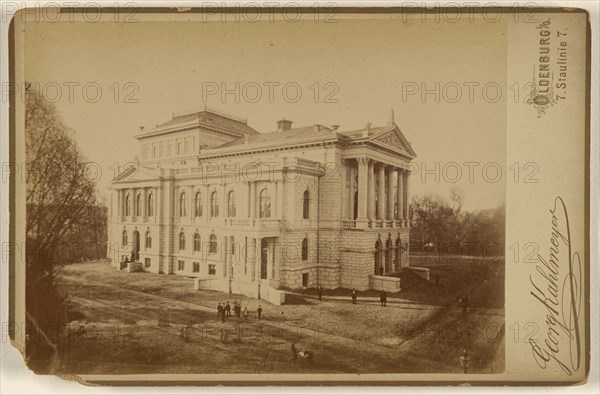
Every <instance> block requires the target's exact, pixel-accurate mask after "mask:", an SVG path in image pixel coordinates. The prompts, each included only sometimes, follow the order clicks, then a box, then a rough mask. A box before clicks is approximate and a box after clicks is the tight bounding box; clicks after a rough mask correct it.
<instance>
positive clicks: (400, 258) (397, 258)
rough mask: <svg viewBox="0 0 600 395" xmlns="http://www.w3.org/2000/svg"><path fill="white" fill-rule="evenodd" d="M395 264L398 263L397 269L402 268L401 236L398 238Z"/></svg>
mask: <svg viewBox="0 0 600 395" xmlns="http://www.w3.org/2000/svg"><path fill="white" fill-rule="evenodd" d="M394 264H395V265H396V271H398V270H400V269H401V268H402V240H400V236H398V238H397V239H396V255H395V260H394Z"/></svg>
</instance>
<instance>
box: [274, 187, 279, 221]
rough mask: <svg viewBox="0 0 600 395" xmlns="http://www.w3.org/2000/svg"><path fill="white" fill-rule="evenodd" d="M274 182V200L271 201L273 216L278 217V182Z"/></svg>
mask: <svg viewBox="0 0 600 395" xmlns="http://www.w3.org/2000/svg"><path fill="white" fill-rule="evenodd" d="M274 182H275V201H274V202H273V203H274V204H273V218H279V183H278V182H277V181H274Z"/></svg>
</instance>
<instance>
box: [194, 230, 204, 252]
mask: <svg viewBox="0 0 600 395" xmlns="http://www.w3.org/2000/svg"><path fill="white" fill-rule="evenodd" d="M200 250H202V244H201V243H200V234H198V233H196V234H194V251H200Z"/></svg>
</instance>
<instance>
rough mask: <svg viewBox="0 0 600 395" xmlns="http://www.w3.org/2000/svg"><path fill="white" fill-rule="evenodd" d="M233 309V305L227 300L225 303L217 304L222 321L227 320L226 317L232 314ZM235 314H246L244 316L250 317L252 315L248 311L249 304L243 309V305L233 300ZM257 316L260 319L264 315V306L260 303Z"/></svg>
mask: <svg viewBox="0 0 600 395" xmlns="http://www.w3.org/2000/svg"><path fill="white" fill-rule="evenodd" d="M231 310H232V307H231V305H230V304H229V301H227V302H225V303H219V304H218V305H217V319H220V320H221V322H225V317H231V316H232V315H231ZM233 314H234V315H235V316H236V317H237V318H241V317H242V316H244V318H248V316H249V315H250V313H249V312H248V306H245V307H244V309H243V311H242V305H241V304H240V303H238V301H237V300H236V301H234V302H233ZM256 316H257V317H258V319H259V320H260V318H261V316H262V307H261V306H260V305H258V308H257V309H256Z"/></svg>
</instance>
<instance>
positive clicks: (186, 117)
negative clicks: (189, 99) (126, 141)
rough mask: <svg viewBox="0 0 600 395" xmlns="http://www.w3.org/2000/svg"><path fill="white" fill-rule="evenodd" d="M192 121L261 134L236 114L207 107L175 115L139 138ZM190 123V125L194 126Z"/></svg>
mask: <svg viewBox="0 0 600 395" xmlns="http://www.w3.org/2000/svg"><path fill="white" fill-rule="evenodd" d="M188 123H191V124H192V125H196V124H197V125H198V126H204V127H208V128H213V127H214V128H218V129H223V130H226V131H229V132H233V133H235V134H238V135H243V134H250V135H256V134H259V132H258V131H256V130H255V129H253V128H252V127H250V126H248V123H247V122H246V121H245V120H242V119H239V118H237V117H235V116H232V115H228V114H225V113H221V112H218V111H216V110H212V109H208V108H205V109H204V110H202V111H195V112H187V113H183V114H180V115H175V114H174V115H173V118H172V119H171V120H169V121H167V122H165V123H162V124H160V125H156V127H155V128H153V129H151V130H149V131H147V132H143V133H141V134H139V135H138V136H137V137H138V138H144V137H149V136H152V135H154V134H158V133H161V132H164V131H168V130H176V129H177V127H178V126H181V125H185V124H188ZM192 125H190V126H192Z"/></svg>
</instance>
